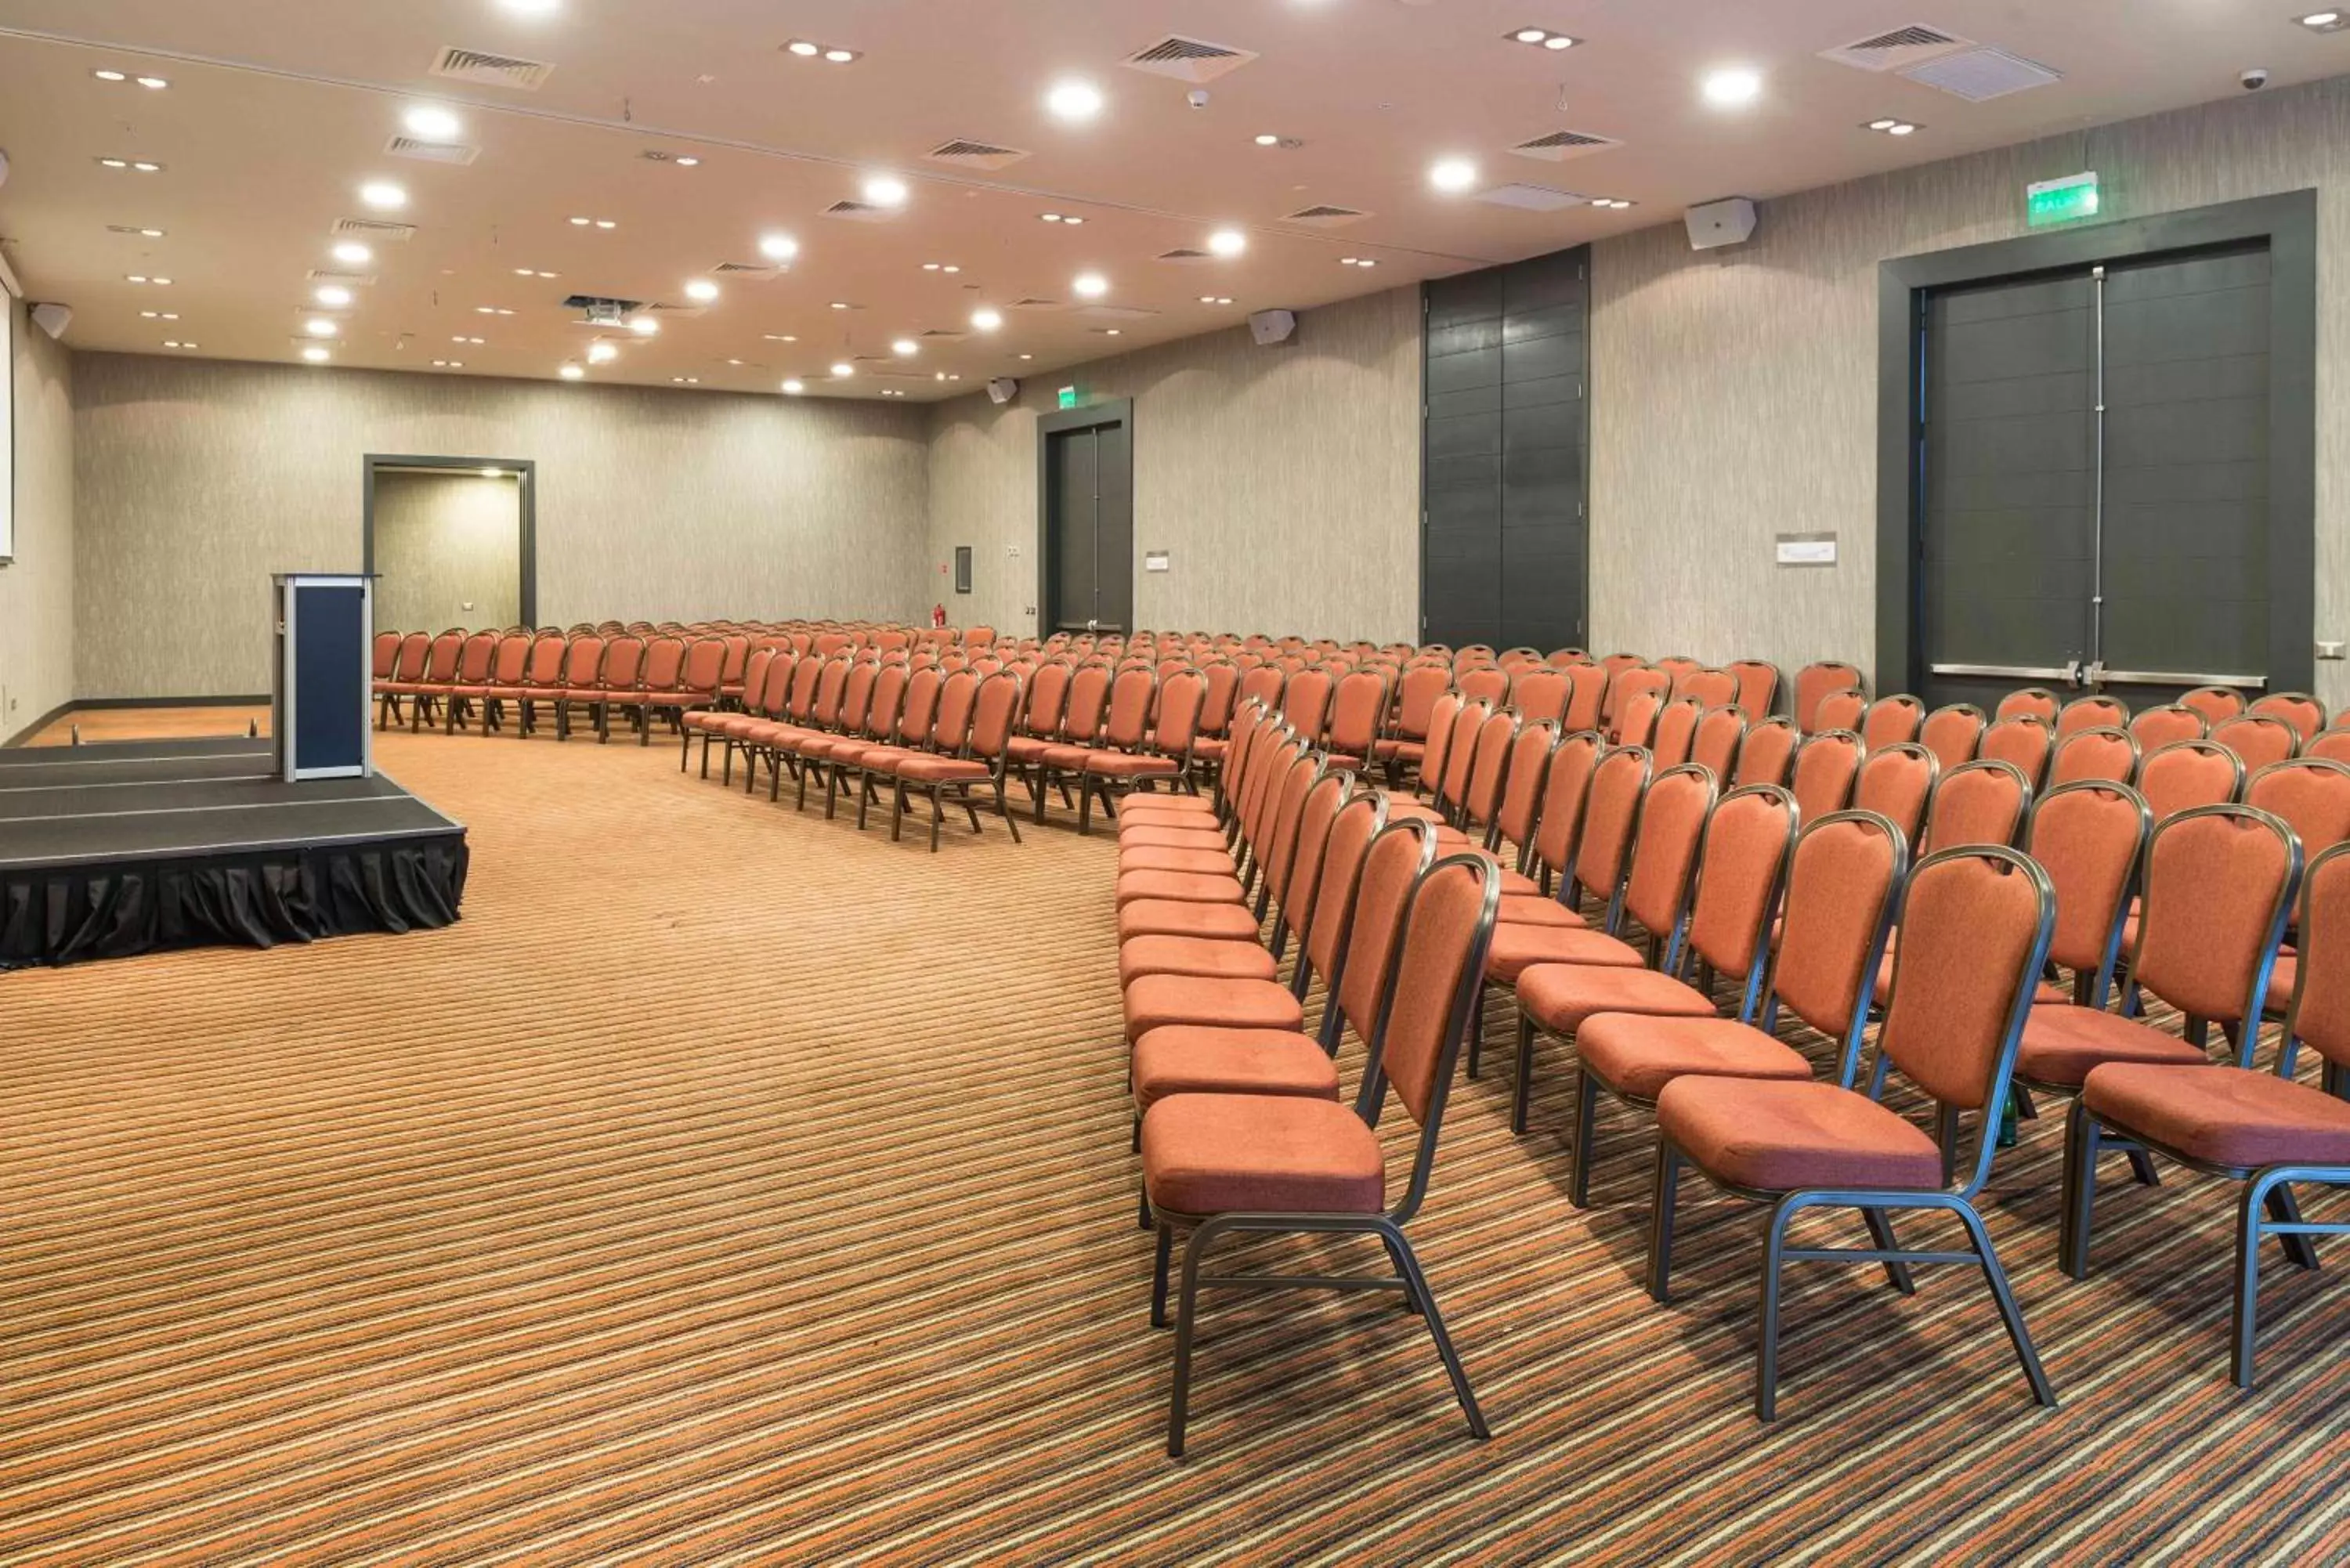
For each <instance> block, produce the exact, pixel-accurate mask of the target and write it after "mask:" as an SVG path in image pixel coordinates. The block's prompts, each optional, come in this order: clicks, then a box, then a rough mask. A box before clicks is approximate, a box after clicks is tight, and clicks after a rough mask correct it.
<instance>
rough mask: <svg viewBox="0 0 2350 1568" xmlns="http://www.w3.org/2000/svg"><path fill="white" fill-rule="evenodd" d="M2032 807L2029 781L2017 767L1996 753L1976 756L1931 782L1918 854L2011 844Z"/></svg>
mask: <svg viewBox="0 0 2350 1568" xmlns="http://www.w3.org/2000/svg"><path fill="white" fill-rule="evenodd" d="M2031 808H2032V785H2031V784H2029V783H2027V782H2026V781H2025V779H2024V777H2023V774H2022V771H2021V770H2020V769H2018V768H2016V767H2014V766H2012V764H2010V763H2002V762H2001V761H1999V760H1998V759H1997V758H1996V757H1977V758H1976V759H1975V760H1974V761H1973V762H1970V763H1964V764H1962V765H1960V766H1959V767H1955V768H1952V769H1951V770H1950V772H1949V773H1946V774H1943V775H1942V776H1941V778H1940V779H1939V781H1938V782H1937V783H1936V784H1935V785H1934V795H1933V799H1932V801H1931V803H1930V804H1929V805H1928V806H1927V808H1926V831H1925V833H1924V835H1923V836H1921V837H1920V838H1919V839H1918V857H1919V859H1920V860H1923V859H1924V858H1925V857H1927V856H1929V855H1938V854H1939V853H1941V852H1942V851H1943V850H1945V849H1960V848H1965V847H1968V846H1973V845H1981V844H2009V845H2012V844H2013V843H2014V842H2015V839H2016V836H2017V835H2018V834H2019V833H2021V832H2022V829H2023V815H2024V813H2025V812H2027V811H2029V810H2030V809H2031Z"/></svg>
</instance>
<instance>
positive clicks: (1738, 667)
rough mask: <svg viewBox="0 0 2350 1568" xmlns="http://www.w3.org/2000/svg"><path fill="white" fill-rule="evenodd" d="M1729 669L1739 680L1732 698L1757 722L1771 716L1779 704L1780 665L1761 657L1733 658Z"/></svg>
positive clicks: (1734, 678) (1733, 677)
mask: <svg viewBox="0 0 2350 1568" xmlns="http://www.w3.org/2000/svg"><path fill="white" fill-rule="evenodd" d="M1728 669H1729V670H1730V674H1731V679H1733V680H1736V681H1737V682H1738V694H1737V696H1736V697H1735V698H1733V699H1732V701H1735V702H1736V703H1737V704H1738V706H1740V707H1741V708H1743V709H1745V710H1746V713H1747V717H1748V718H1750V719H1752V720H1753V721H1754V722H1758V723H1759V722H1762V721H1763V720H1764V719H1767V718H1769V717H1771V715H1772V714H1773V712H1775V711H1777V709H1778V706H1779V667H1778V666H1777V665H1775V664H1772V663H1769V662H1767V661H1765V660H1763V659H1732V660H1731V662H1730V664H1729V666H1728Z"/></svg>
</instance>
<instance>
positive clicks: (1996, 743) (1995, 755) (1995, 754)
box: [1977, 713, 2056, 788]
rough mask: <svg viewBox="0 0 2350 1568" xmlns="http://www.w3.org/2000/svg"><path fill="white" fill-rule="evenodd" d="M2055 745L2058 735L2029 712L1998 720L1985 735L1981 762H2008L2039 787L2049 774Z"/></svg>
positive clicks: (1980, 749) (2026, 779)
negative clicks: (2049, 763)
mask: <svg viewBox="0 0 2350 1568" xmlns="http://www.w3.org/2000/svg"><path fill="white" fill-rule="evenodd" d="M2055 743H2056V736H2055V732H2054V731H2053V730H2051V729H2050V728H2049V727H2048V725H2047V724H2046V723H2045V722H2043V721H2041V720H2039V719H2037V718H2034V717H2033V716H2032V715H2031V714H2028V713H2011V714H2009V715H2008V716H2007V717H2005V718H2003V719H1994V720H1993V721H1991V728H1989V729H1987V730H1985V731H1984V732H1983V735H1982V744H1981V746H1980V747H1979V748H1977V753H1978V760H1979V761H1989V762H1999V763H2007V764H2009V765H2010V766H2012V768H2014V769H2015V771H2016V772H2018V773H2020V774H2022V775H2023V782H2024V783H2026V784H2031V785H2033V787H2034V788H2037V787H2038V786H2039V784H2040V781H2041V779H2042V778H2043V777H2045V776H2046V774H2047V772H2048V753H2049V752H2050V751H2051V750H2052V749H2054V746H2055Z"/></svg>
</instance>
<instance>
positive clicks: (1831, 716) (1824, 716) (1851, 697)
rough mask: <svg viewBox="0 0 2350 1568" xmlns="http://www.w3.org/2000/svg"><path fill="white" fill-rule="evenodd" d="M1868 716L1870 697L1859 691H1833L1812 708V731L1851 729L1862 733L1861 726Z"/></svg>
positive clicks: (1856, 732) (1815, 732)
mask: <svg viewBox="0 0 2350 1568" xmlns="http://www.w3.org/2000/svg"><path fill="white" fill-rule="evenodd" d="M1867 717H1868V698H1867V696H1866V694H1864V693H1862V692H1859V691H1831V692H1829V693H1827V695H1825V696H1824V697H1822V698H1821V699H1820V700H1819V703H1818V705H1817V706H1815V707H1814V708H1813V710H1812V719H1813V725H1812V733H1814V734H1817V733H1819V732H1821V731H1824V730H1849V731H1851V732H1853V733H1854V734H1858V733H1860V726H1861V724H1862V722H1864V721H1866V718H1867Z"/></svg>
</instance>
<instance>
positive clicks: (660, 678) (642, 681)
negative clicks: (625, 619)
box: [607, 633, 715, 746]
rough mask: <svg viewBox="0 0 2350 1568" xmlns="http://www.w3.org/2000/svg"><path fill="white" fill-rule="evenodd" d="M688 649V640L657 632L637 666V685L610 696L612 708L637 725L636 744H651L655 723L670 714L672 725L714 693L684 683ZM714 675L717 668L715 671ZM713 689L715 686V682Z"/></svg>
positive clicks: (706, 700)
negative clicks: (692, 688)
mask: <svg viewBox="0 0 2350 1568" xmlns="http://www.w3.org/2000/svg"><path fill="white" fill-rule="evenodd" d="M688 652H689V649H688V648H687V645H686V642H685V639H683V638H681V637H675V636H671V635H669V634H667V633H663V634H660V635H657V636H655V637H653V638H651V639H649V640H648V641H647V642H646V643H645V654H644V659H643V661H642V662H641V664H640V665H639V667H638V670H637V680H636V684H635V685H634V686H632V687H629V688H628V689H627V690H625V691H616V692H614V693H612V695H611V696H610V697H609V698H608V699H607V704H608V707H609V708H611V709H614V710H617V711H619V712H620V713H622V714H624V715H627V716H628V718H629V722H631V723H632V724H634V725H635V726H636V730H637V743H638V744H639V745H640V746H643V745H650V744H651V743H652V732H653V722H654V720H655V719H657V718H659V717H660V715H661V714H663V713H667V714H668V715H669V716H670V719H671V723H672V724H678V725H679V727H680V728H682V725H681V724H679V721H680V720H681V718H682V716H683V715H684V713H685V711H686V710H687V709H688V708H691V707H699V706H702V705H703V704H705V703H706V702H708V701H711V695H710V694H705V693H702V692H697V691H691V690H689V689H688V688H687V686H686V684H685V661H686V657H687V654H688ZM712 673H713V674H714V673H715V672H714V670H713V671H712ZM712 690H713V692H714V685H713V689H712Z"/></svg>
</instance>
